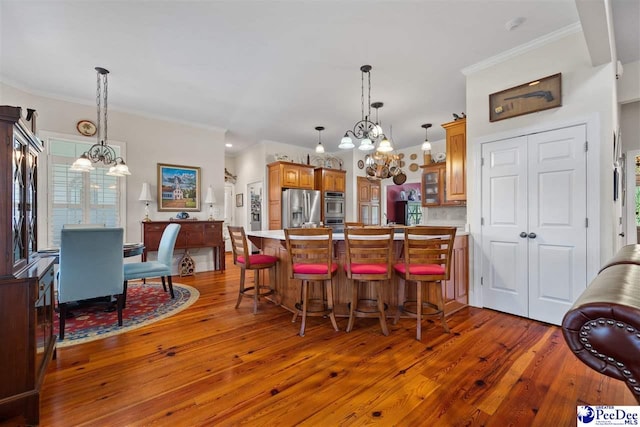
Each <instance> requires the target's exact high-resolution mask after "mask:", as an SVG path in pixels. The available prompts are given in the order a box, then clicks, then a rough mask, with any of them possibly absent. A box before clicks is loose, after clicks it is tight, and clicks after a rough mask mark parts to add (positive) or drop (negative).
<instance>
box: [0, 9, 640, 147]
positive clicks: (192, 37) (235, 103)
mask: <svg viewBox="0 0 640 427" xmlns="http://www.w3.org/2000/svg"><path fill="white" fill-rule="evenodd" d="M577 1H585V0H577ZM613 2H614V7H616V4H620V5H621V6H620V8H623V7H624V8H629V9H628V10H630V13H629V12H626V13H622V14H621V16H622V17H623V18H624V19H626V20H629V16H631V25H633V24H635V27H634V28H635V30H632V31H631V37H630V38H631V41H632V43H631V45H630V46H629V47H625V49H627V50H629V51H630V52H631V53H628V52H626V51H624V52H623V51H622V49H620V48H619V51H618V54H619V56H620V57H621V59H623V55H627V57H630V56H632V55H633V54H634V51H633V49H634V45H633V41H634V40H635V42H636V44H635V49H636V50H637V46H638V44H637V42H638V40H637V39H640V37H639V36H638V31H639V30H638V19H637V12H634V11H635V10H637V8H638V4H639V3H640V2H638V1H637V0H613ZM634 8H635V9H634ZM618 10H620V9H618ZM633 13H636V19H635V20H634V19H633ZM0 15H1V16H0V24H1V25H0V28H1V30H0V36H1V50H0V80H2V81H5V82H6V83H8V84H10V85H13V86H16V87H18V88H21V89H25V90H28V91H30V92H33V93H36V94H41V95H46V96H51V97H55V98H62V99H68V100H74V101H78V102H82V103H86V104H93V103H95V88H96V82H95V80H96V75H95V71H94V67H95V66H101V67H105V68H107V69H109V70H110V72H111V73H110V74H109V108H110V109H111V110H114V109H115V110H121V111H128V112H135V113H140V114H144V115H148V116H152V117H159V118H169V119H172V120H176V121H180V122H188V123H193V124H198V125H202V126H210V127H216V128H223V129H227V130H228V133H227V140H228V141H230V142H233V143H234V147H233V148H232V149H227V152H228V153H229V154H231V155H233V153H237V152H238V151H239V150H241V149H243V148H245V147H247V146H248V145H251V144H253V143H255V142H257V141H260V140H272V141H280V142H284V143H289V144H294V145H305V146H308V147H309V148H310V149H312V148H313V147H314V146H315V145H316V143H317V140H318V133H317V132H316V131H315V130H314V127H315V126H318V125H323V126H325V127H326V130H325V131H324V132H323V134H322V140H323V143H324V145H325V147H326V148H327V150H328V151H337V145H338V143H339V140H340V138H341V136H342V134H343V133H344V132H345V130H346V129H347V128H350V127H352V126H353V124H354V123H355V122H356V121H357V120H359V118H360V66H361V65H363V64H371V65H372V66H373V70H372V72H371V80H372V90H371V98H372V99H371V100H372V101H382V102H384V103H385V105H384V107H383V108H382V109H380V119H381V121H382V123H383V125H384V126H385V127H388V125H392V126H393V140H394V143H395V144H396V146H398V147H407V146H412V145H416V144H419V143H420V142H421V141H422V140H423V139H424V130H423V129H422V128H420V125H421V124H423V123H427V122H430V123H433V124H434V126H433V128H432V129H430V131H429V138H430V139H431V140H439V139H442V138H444V132H443V130H442V129H441V128H440V126H439V125H440V124H441V123H444V122H447V121H450V120H452V113H454V112H456V113H460V112H462V111H464V105H465V78H464V76H463V74H462V73H461V70H462V69H464V68H465V67H469V66H471V65H473V64H476V63H478V62H480V61H483V60H485V59H487V58H489V57H491V56H494V55H496V54H499V53H501V52H504V51H506V50H509V49H511V48H514V47H516V46H519V45H521V44H524V43H526V42H528V41H531V40H533V39H535V38H538V37H541V36H543V35H546V34H548V33H550V32H553V31H556V30H559V29H562V28H565V27H567V26H569V25H572V24H575V23H577V22H578V21H579V18H578V13H577V11H576V5H575V1H574V0H502V1H499V0H431V1H404V0H388V1H373V0H371V1H366V0H362V1H357V0H352V1H349V0H343V1H337V0H336V1H331V0H327V1H293V0H288V1H287V0H284V1H272V0H262V1H245V0H235V1H178V0H173V1H162V2H159V1H128V2H125V1H104V0H103V1H100V0H87V1H77V0H67V1H57V0H49V1H32V0H18V1H13V0H0ZM614 15H615V14H614ZM619 15H620V13H619ZM516 17H524V18H526V21H525V22H524V24H522V25H521V26H520V27H519V28H517V29H515V30H512V31H507V30H506V29H505V23H506V22H507V21H508V20H510V19H513V18H516ZM616 37H618V34H616ZM635 54H636V57H635V59H631V60H637V59H638V54H637V52H635ZM623 62H625V61H624V60H623ZM385 130H386V129H385ZM112 132H114V131H113V130H112ZM134 143H135V141H131V142H130V144H134ZM131 148H134V147H133V146H132V147H130V149H131Z"/></svg>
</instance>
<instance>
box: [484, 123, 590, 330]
mask: <svg viewBox="0 0 640 427" xmlns="http://www.w3.org/2000/svg"><path fill="white" fill-rule="evenodd" d="M585 141H586V126H584V125H579V126H573V127H568V128H562V129H556V130H551V131H547V132H541V133H536V134H531V135H527V136H522V137H517V138H512V139H507V140H501V141H496V142H489V143H486V144H483V147H482V158H483V164H482V224H483V225H482V273H481V274H482V296H483V305H484V306H485V307H488V308H492V309H496V310H499V311H504V312H507V313H512V314H515V315H518V316H523V317H528V318H531V319H536V320H541V321H544V322H549V323H553V324H556V325H559V324H560V323H561V322H562V317H563V316H564V314H565V313H566V312H567V311H568V310H569V308H571V305H572V304H573V302H574V301H575V299H576V298H577V297H578V296H579V295H580V293H581V292H582V291H583V290H584V289H585V287H586V270H587V267H586V260H587V247H586V244H587V243H586V242H587V229H586V227H587V225H586V211H587V210H586V200H587V198H586V188H587V187H586V185H587V184H586V182H587V181H586V173H587V170H586V152H585V148H584V147H585Z"/></svg>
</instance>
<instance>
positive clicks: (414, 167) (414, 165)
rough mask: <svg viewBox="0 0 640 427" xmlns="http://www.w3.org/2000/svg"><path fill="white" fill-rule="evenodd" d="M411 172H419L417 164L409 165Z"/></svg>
mask: <svg viewBox="0 0 640 427" xmlns="http://www.w3.org/2000/svg"><path fill="white" fill-rule="evenodd" d="M409 170H410V171H411V172H415V171H417V170H418V164H417V163H411V164H410V165H409Z"/></svg>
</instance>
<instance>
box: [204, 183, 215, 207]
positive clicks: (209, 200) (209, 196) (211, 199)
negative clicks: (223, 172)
mask: <svg viewBox="0 0 640 427" xmlns="http://www.w3.org/2000/svg"><path fill="white" fill-rule="evenodd" d="M204 202H205V203H208V204H214V203H215V202H216V196H215V194H213V187H212V186H209V188H207V196H206V197H205V198H204Z"/></svg>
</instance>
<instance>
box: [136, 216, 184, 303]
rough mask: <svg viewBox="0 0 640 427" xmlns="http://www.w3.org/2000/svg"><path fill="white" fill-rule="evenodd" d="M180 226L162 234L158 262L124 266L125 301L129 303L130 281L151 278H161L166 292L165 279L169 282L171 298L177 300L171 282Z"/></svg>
mask: <svg viewBox="0 0 640 427" xmlns="http://www.w3.org/2000/svg"><path fill="white" fill-rule="evenodd" d="M179 231H180V224H169V225H168V226H167V228H165V229H164V232H163V233H162V238H161V239H160V245H159V246H158V260H157V261H145V262H132V263H128V264H125V265H124V301H125V303H126V301H127V283H128V281H129V280H134V279H146V278H149V277H160V278H161V279H162V287H163V288H164V290H165V291H166V290H167V288H166V283H165V277H166V278H167V281H168V282H169V292H170V293H171V298H175V295H174V293H173V283H172V281H171V264H172V261H173V248H174V247H175V245H176V239H177V238H178V232H179Z"/></svg>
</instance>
